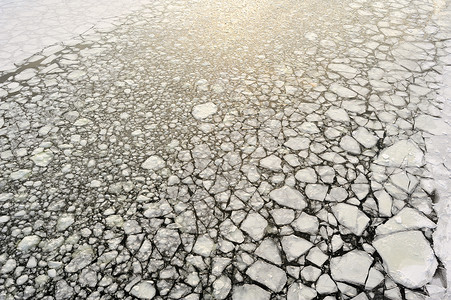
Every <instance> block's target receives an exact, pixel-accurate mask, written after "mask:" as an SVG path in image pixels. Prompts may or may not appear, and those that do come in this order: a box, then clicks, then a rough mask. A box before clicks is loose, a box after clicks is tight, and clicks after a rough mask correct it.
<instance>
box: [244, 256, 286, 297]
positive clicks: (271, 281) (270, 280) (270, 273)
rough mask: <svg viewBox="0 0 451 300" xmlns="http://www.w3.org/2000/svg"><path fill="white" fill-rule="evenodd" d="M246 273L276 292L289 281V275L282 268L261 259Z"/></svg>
mask: <svg viewBox="0 0 451 300" xmlns="http://www.w3.org/2000/svg"><path fill="white" fill-rule="evenodd" d="M246 274H247V276H249V277H250V278H251V279H252V280H255V281H257V282H259V283H261V284H263V285H265V286H266V287H268V288H269V289H271V290H272V291H274V292H276V293H278V292H280V291H281V290H282V289H283V287H284V286H285V284H286V283H287V275H286V274H285V272H284V271H283V270H282V269H280V268H278V267H276V266H273V265H271V264H268V263H266V262H263V261H261V260H257V261H256V262H255V263H254V264H252V266H250V267H249V268H248V269H247V271H246ZM237 299H238V298H237Z"/></svg>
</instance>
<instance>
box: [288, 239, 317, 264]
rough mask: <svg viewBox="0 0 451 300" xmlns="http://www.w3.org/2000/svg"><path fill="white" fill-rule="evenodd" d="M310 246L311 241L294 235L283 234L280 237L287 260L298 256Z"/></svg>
mask: <svg viewBox="0 0 451 300" xmlns="http://www.w3.org/2000/svg"><path fill="white" fill-rule="evenodd" d="M312 247H313V244H312V243H310V242H309V241H307V240H305V239H303V238H300V237H297V236H295V235H289V236H284V237H283V238H282V249H283V251H284V252H285V255H286V257H287V259H288V261H293V260H295V259H297V258H299V257H300V256H301V255H303V254H304V253H306V252H307V251H308V250H309V249H310V248H312Z"/></svg>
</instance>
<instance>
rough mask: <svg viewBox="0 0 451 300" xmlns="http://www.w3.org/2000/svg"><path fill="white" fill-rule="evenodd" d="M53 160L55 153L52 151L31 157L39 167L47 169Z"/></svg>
mask: <svg viewBox="0 0 451 300" xmlns="http://www.w3.org/2000/svg"><path fill="white" fill-rule="evenodd" d="M52 159H53V153H52V151H50V150H45V151H42V152H39V153H36V154H34V155H33V156H32V157H31V160H32V161H33V162H34V163H35V165H37V166H38V167H47V166H48V165H49V164H50V162H51V161H52Z"/></svg>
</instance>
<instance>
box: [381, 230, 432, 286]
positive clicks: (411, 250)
mask: <svg viewBox="0 0 451 300" xmlns="http://www.w3.org/2000/svg"><path fill="white" fill-rule="evenodd" d="M373 246H374V248H376V251H377V252H378V253H379V255H380V256H381V257H382V260H383V262H384V268H385V270H386V271H387V272H388V274H389V275H390V277H391V278H393V280H394V281H396V282H397V283H400V284H402V285H403V286H405V287H407V288H411V289H417V288H421V287H423V286H424V285H426V284H427V283H428V282H430V281H431V279H432V277H433V276H434V274H435V271H436V269H437V266H438V263H437V259H436V258H435V255H434V251H433V250H432V248H431V246H430V244H429V242H428V241H427V240H426V238H425V237H424V235H423V233H421V232H420V231H403V232H397V233H393V234H389V235H384V236H379V237H376V239H375V240H374V242H373Z"/></svg>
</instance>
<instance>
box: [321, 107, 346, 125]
mask: <svg viewBox="0 0 451 300" xmlns="http://www.w3.org/2000/svg"><path fill="white" fill-rule="evenodd" d="M326 116H328V117H329V118H330V119H332V120H334V121H337V122H342V123H347V122H349V121H350V119H349V115H348V113H347V112H346V110H344V109H343V108H336V107H331V108H329V109H328V110H327V112H326Z"/></svg>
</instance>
